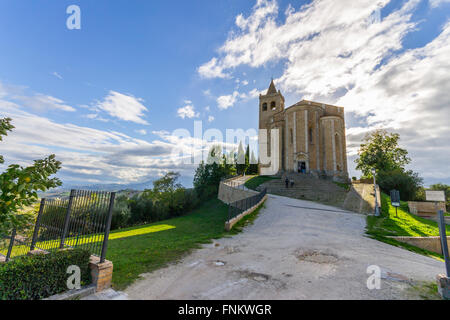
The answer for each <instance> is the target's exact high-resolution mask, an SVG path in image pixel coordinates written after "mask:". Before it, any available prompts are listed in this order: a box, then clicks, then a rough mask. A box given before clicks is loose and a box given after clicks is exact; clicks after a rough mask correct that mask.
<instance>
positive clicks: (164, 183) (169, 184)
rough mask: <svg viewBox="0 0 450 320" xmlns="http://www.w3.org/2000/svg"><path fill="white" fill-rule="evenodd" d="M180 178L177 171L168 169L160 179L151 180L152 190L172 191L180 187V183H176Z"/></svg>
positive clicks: (159, 191) (158, 191)
mask: <svg viewBox="0 0 450 320" xmlns="http://www.w3.org/2000/svg"><path fill="white" fill-rule="evenodd" d="M179 178H180V173H179V172H173V171H169V172H168V173H166V174H165V175H164V176H163V177H162V178H161V179H159V180H155V181H153V192H154V193H157V194H160V193H172V192H174V191H175V190H176V189H179V188H182V185H181V184H179V183H177V181H178V179H179Z"/></svg>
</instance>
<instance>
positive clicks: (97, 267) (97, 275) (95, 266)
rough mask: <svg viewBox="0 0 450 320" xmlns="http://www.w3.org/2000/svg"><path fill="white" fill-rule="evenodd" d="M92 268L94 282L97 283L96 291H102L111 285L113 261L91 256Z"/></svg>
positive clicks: (90, 266)
mask: <svg viewBox="0 0 450 320" xmlns="http://www.w3.org/2000/svg"><path fill="white" fill-rule="evenodd" d="M89 269H91V276H92V283H93V284H95V287H96V288H95V291H96V292H100V291H103V290H106V289H108V288H110V287H111V281H112V273H113V263H112V262H111V261H109V260H105V261H104V262H100V258H99V257H96V256H91V258H90V261H89Z"/></svg>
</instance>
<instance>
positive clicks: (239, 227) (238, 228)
mask: <svg viewBox="0 0 450 320" xmlns="http://www.w3.org/2000/svg"><path fill="white" fill-rule="evenodd" d="M264 207H265V202H263V203H262V204H260V205H259V206H258V208H256V209H255V211H253V212H252V213H251V214H248V215H246V216H245V217H244V218H242V219H241V220H239V221H238V222H237V223H236V224H235V225H234V226H233V228H232V229H231V231H230V232H229V234H237V233H239V232H242V231H243V230H244V228H245V227H247V226H250V225H252V224H253V222H254V221H255V220H256V218H257V217H258V215H259V212H260V210H261V208H264Z"/></svg>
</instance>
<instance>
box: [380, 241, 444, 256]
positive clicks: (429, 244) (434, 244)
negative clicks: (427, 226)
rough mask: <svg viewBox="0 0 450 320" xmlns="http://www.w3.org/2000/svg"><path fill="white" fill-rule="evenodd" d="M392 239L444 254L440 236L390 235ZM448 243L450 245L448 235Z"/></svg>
mask: <svg viewBox="0 0 450 320" xmlns="http://www.w3.org/2000/svg"><path fill="white" fill-rule="evenodd" d="M389 238H391V239H394V240H397V241H400V242H403V243H407V244H410V245H412V246H415V247H418V248H422V249H425V250H428V251H432V252H435V253H438V254H442V246H441V238H440V237H389ZM447 243H448V246H449V247H450V237H447Z"/></svg>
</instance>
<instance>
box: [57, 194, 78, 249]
mask: <svg viewBox="0 0 450 320" xmlns="http://www.w3.org/2000/svg"><path fill="white" fill-rule="evenodd" d="M74 197H75V190H73V189H72V190H70V197H69V204H68V206H67V211H66V218H65V219H64V229H63V233H62V235H61V243H60V244H59V248H60V249H64V242H65V240H66V236H67V232H68V231H69V222H70V213H71V211H72V203H73V198H74Z"/></svg>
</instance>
